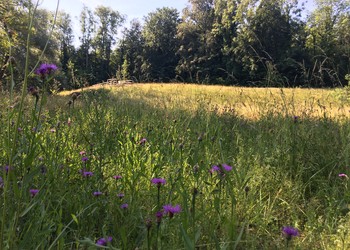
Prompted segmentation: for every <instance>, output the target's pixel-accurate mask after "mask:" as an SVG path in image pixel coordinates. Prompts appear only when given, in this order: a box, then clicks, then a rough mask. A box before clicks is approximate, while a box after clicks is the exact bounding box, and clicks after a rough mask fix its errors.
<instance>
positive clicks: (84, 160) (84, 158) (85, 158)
mask: <svg viewBox="0 0 350 250" xmlns="http://www.w3.org/2000/svg"><path fill="white" fill-rule="evenodd" d="M88 160H89V158H88V157H86V156H84V157H82V158H81V161H82V162H87V161H88Z"/></svg>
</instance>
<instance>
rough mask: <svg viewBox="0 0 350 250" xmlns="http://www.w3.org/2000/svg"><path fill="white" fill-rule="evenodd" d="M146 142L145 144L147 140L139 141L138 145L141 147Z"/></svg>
mask: <svg viewBox="0 0 350 250" xmlns="http://www.w3.org/2000/svg"><path fill="white" fill-rule="evenodd" d="M146 142H147V139H146V138H142V139H141V140H140V141H139V144H140V145H141V146H143V145H145V144H146Z"/></svg>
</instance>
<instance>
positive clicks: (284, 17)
mask: <svg viewBox="0 0 350 250" xmlns="http://www.w3.org/2000/svg"><path fill="white" fill-rule="evenodd" d="M297 4H298V3H297V1H294V0H291V1H289V0H280V1H274V0H261V1H250V0H247V1H245V0H243V1H242V2H241V3H240V5H239V7H238V12H237V16H236V20H237V23H238V26H237V37H235V38H234V52H235V55H236V57H237V58H238V60H239V62H240V64H241V65H242V67H243V72H244V73H245V74H246V75H247V76H248V78H246V81H251V82H253V83H255V84H260V85H261V84H264V85H266V84H267V85H276V84H282V83H283V81H284V79H285V78H283V76H282V74H281V73H282V71H283V70H285V71H288V70H286V69H284V67H285V63H286V61H285V60H287V59H288V58H290V56H291V55H290V52H291V48H292V41H293V34H292V32H293V28H292V26H293V25H296V23H295V13H297V12H298V11H301V10H300V9H299V8H298V6H297ZM295 66H297V64H295Z"/></svg>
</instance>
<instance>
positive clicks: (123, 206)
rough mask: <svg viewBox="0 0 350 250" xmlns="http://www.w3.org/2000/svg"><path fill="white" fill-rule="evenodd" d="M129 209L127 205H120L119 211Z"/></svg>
mask: <svg viewBox="0 0 350 250" xmlns="http://www.w3.org/2000/svg"><path fill="white" fill-rule="evenodd" d="M128 207H129V205H128V203H124V204H121V205H120V208H121V209H127V208H128Z"/></svg>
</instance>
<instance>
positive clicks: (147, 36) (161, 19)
mask: <svg viewBox="0 0 350 250" xmlns="http://www.w3.org/2000/svg"><path fill="white" fill-rule="evenodd" d="M179 22H180V19H179V13H178V11H177V10H176V9H174V8H167V7H164V8H161V9H157V10H156V11H155V12H151V13H149V14H148V16H146V17H145V24H144V28H143V37H144V41H145V58H147V59H144V61H143V71H144V73H145V74H147V75H149V77H150V80H160V81H171V80H173V79H174V78H175V67H176V65H177V62H178V60H177V56H176V50H177V40H176V32H177V26H178V24H179Z"/></svg>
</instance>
